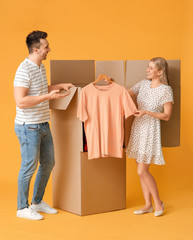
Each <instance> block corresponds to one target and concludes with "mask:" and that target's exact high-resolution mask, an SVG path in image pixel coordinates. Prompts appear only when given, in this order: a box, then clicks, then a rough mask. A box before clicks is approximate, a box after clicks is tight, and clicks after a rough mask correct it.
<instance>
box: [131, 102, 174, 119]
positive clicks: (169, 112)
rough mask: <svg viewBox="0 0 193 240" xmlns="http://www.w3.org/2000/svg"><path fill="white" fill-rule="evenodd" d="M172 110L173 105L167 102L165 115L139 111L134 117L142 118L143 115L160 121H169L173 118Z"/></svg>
mask: <svg viewBox="0 0 193 240" xmlns="http://www.w3.org/2000/svg"><path fill="white" fill-rule="evenodd" d="M172 109H173V103H172V102H167V103H165V104H164V112H163V113H157V112H150V111H146V110H138V111H137V113H135V114H134V116H136V117H141V116H143V115H149V116H152V117H155V118H158V119H160V120H164V121H169V120H170V118H171V116H172Z"/></svg>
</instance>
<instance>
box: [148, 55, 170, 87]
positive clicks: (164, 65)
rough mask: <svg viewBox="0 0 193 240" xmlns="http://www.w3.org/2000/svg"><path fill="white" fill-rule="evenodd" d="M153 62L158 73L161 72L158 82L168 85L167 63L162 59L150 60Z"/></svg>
mask: <svg viewBox="0 0 193 240" xmlns="http://www.w3.org/2000/svg"><path fill="white" fill-rule="evenodd" d="M150 62H153V63H154V64H155V66H156V68H157V69H158V71H160V70H162V75H161V76H160V80H161V81H162V83H163V84H165V85H169V77H168V63H167V61H166V60H165V59H164V58H162V57H155V58H152V59H151V60H150Z"/></svg>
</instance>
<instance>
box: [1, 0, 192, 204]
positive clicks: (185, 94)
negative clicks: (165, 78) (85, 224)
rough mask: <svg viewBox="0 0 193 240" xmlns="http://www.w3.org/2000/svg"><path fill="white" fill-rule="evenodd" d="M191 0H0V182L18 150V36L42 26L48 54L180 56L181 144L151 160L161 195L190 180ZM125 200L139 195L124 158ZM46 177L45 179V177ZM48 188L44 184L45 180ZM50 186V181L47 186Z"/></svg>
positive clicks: (21, 43) (13, 171) (21, 44)
mask: <svg viewBox="0 0 193 240" xmlns="http://www.w3.org/2000/svg"><path fill="white" fill-rule="evenodd" d="M191 11H193V3H192V2H191V0H186V1H176V0H170V1H168V0H162V1H152V0H149V1H147V0H135V1H133V0H119V1H115V0H97V1H96V0H93V1H90V0H89V1H88V0H81V1H80V0H72V1H66V0H56V1H51V0H47V1H41V0H38V1H37V0H34V1H31V3H29V1H24V0H17V1H9V0H8V1H4V2H3V3H1V12H2V13H1V15H0V22H1V38H0V42H1V58H0V61H1V62H0V66H1V94H0V98H1V100H0V104H1V118H0V126H1V140H0V141H1V160H0V161H1V168H0V187H5V183H6V184H8V183H10V184H12V186H14V187H15V188H16V182H17V175H18V171H19V167H20V152H19V144H18V141H17V138H16V136H15V134H14V130H13V128H14V117H15V103H14V99H13V79H14V75H15V71H16V69H17V67H18V65H19V64H20V62H21V61H23V59H24V58H25V57H26V56H27V55H28V52H27V48H26V46H25V37H26V36H27V34H28V33H29V32H31V31H32V30H37V29H38V30H43V31H46V32H48V41H49V42H50V47H51V50H52V51H51V52H50V54H49V56H48V60H47V61H45V62H44V63H45V65H46V68H47V75H48V78H49V60H50V59H95V60H121V59H124V60H126V59H129V60H133V59H150V58H152V57H155V56H162V57H165V58H167V59H181V60H182V75H181V77H182V78H181V83H182V105H181V113H182V116H181V146H180V147H177V148H170V149H164V154H165V160H166V162H167V165H166V166H164V167H159V166H152V171H153V174H154V176H155V177H156V179H157V182H158V186H159V188H160V193H161V194H162V196H168V197H169V196H171V195H172V194H173V193H174V194H176V195H177V194H178V189H180V191H183V190H186V189H188V187H190V186H191V185H190V180H192V168H193V150H192V136H193V131H192V126H191V124H192V122H193V111H192V105H191V104H189V100H190V96H191V94H192V91H193V70H192V56H193V48H192V42H193V17H192V14H191ZM127 173H128V179H127V183H128V188H127V190H128V204H129V202H132V201H137V199H138V198H139V197H140V198H141V197H142V195H141V190H140V186H139V180H138V177H137V175H136V167H135V163H134V161H133V160H128V167H127ZM49 184H50V183H49ZM48 188H49V187H48ZM49 189H51V188H49Z"/></svg>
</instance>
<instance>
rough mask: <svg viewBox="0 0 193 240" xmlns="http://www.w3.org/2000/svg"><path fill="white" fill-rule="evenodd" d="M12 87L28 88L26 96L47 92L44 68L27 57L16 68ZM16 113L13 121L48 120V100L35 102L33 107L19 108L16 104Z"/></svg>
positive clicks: (21, 122) (36, 122)
mask: <svg viewBox="0 0 193 240" xmlns="http://www.w3.org/2000/svg"><path fill="white" fill-rule="evenodd" d="M14 87H26V88H29V91H28V96H40V95H44V94H47V93H48V82H47V78H46V70H45V67H44V65H43V64H41V66H38V65H37V64H35V63H34V62H32V61H30V60H29V59H27V58H26V59H25V60H24V61H23V62H22V63H21V64H20V66H19V67H18V69H17V72H16V74H15V79H14ZM16 110H17V114H16V118H15V123H16V124H20V125H23V124H24V123H25V124H38V123H43V122H48V121H49V120H50V111H49V101H48V100H47V101H45V102H42V103H39V104H37V105H36V106H33V107H27V108H23V109H20V108H19V107H17V106H16Z"/></svg>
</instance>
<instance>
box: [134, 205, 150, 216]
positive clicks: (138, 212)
mask: <svg viewBox="0 0 193 240" xmlns="http://www.w3.org/2000/svg"><path fill="white" fill-rule="evenodd" d="M151 212H153V207H152V206H151V207H150V208H149V209H148V210H146V211H143V210H136V211H134V212H133V213H134V214H136V215H141V214H144V213H151Z"/></svg>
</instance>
